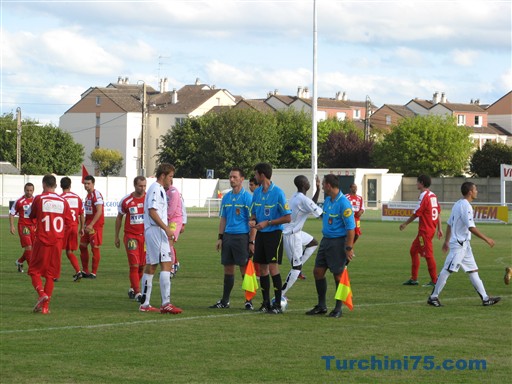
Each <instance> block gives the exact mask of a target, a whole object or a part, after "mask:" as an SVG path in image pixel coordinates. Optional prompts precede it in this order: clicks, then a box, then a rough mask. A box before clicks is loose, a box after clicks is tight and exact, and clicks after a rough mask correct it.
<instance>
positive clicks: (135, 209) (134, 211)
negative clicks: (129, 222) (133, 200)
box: [128, 207, 137, 215]
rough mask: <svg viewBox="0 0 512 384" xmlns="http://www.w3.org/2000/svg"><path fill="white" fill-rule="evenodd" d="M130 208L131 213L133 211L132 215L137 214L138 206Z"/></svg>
mask: <svg viewBox="0 0 512 384" xmlns="http://www.w3.org/2000/svg"><path fill="white" fill-rule="evenodd" d="M128 210H129V211H130V213H131V214H132V215H134V214H136V213H137V207H130V208H129V209H128Z"/></svg>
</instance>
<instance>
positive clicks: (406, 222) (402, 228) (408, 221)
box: [400, 213, 418, 231]
mask: <svg viewBox="0 0 512 384" xmlns="http://www.w3.org/2000/svg"><path fill="white" fill-rule="evenodd" d="M416 217H418V216H416V214H415V213H413V214H412V215H411V216H410V217H409V218H408V219H407V221H405V222H404V223H402V224H400V230H401V231H403V230H404V229H405V227H407V226H408V225H409V224H411V223H412V222H413V221H414V220H416Z"/></svg>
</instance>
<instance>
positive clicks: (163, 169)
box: [155, 163, 176, 179]
mask: <svg viewBox="0 0 512 384" xmlns="http://www.w3.org/2000/svg"><path fill="white" fill-rule="evenodd" d="M171 172H176V168H174V165H172V164H169V163H162V164H160V165H159V166H158V167H157V169H156V171H155V176H156V178H157V179H159V178H160V176H162V175H165V176H167V175H168V174H169V173H171Z"/></svg>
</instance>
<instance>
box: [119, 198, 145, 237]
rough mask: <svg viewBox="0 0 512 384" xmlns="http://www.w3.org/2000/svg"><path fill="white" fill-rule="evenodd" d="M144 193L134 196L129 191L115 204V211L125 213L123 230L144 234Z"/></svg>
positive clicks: (133, 233) (134, 233)
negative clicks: (140, 195)
mask: <svg viewBox="0 0 512 384" xmlns="http://www.w3.org/2000/svg"><path fill="white" fill-rule="evenodd" d="M145 199H146V194H144V195H143V196H142V197H134V196H133V195H132V194H131V193H130V194H129V195H126V196H125V197H123V198H122V199H121V201H120V202H119V205H118V206H117V211H118V212H119V213H121V214H122V215H126V218H125V221H124V232H125V233H131V234H132V235H143V234H144V200H145Z"/></svg>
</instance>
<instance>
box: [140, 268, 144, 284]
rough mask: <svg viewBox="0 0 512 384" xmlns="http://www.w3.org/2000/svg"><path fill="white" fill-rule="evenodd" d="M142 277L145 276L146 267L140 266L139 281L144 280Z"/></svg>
mask: <svg viewBox="0 0 512 384" xmlns="http://www.w3.org/2000/svg"><path fill="white" fill-rule="evenodd" d="M142 275H144V266H143V265H139V281H141V280H142Z"/></svg>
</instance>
